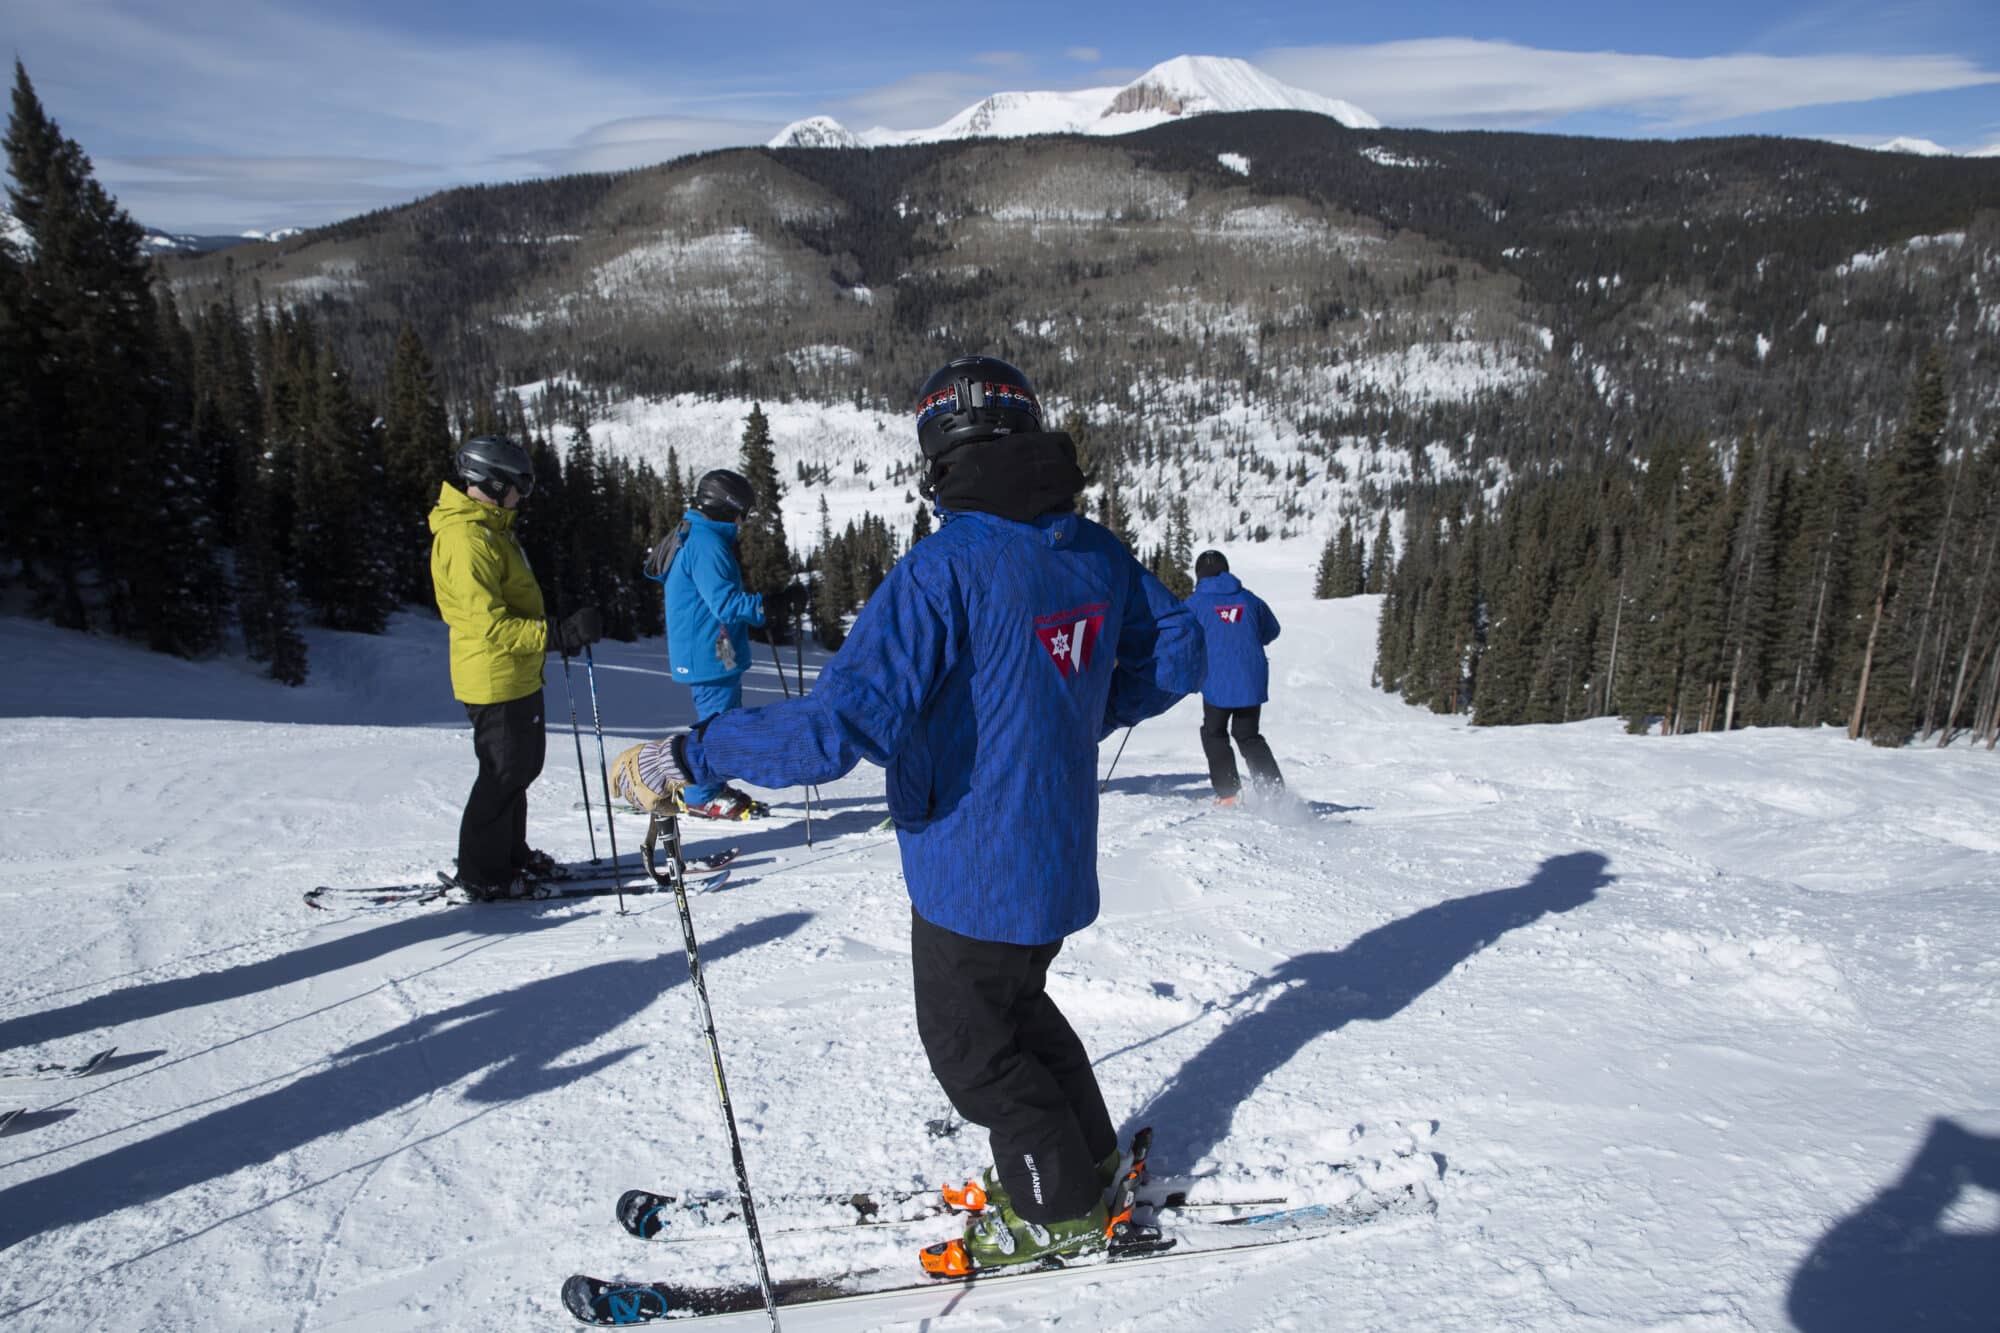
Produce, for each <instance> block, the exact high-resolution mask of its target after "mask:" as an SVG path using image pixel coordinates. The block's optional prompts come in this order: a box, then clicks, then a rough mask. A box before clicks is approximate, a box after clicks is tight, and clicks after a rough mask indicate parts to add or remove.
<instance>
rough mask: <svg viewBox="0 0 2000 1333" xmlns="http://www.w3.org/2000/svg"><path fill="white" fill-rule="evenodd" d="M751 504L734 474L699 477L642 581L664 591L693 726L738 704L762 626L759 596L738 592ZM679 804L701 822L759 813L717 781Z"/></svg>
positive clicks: (747, 488) (670, 657) (673, 663)
mask: <svg viewBox="0 0 2000 1333" xmlns="http://www.w3.org/2000/svg"><path fill="white" fill-rule="evenodd" d="M756 502H757V494H756V491H755V490H754V489H752V487H751V485H750V482H749V481H748V479H746V478H745V477H743V476H741V475H740V474H738V473H735V472H730V471H728V470H727V469H717V470H716V471H713V472H708V473H704V474H703V476H702V478H701V480H700V481H699V482H697V483H695V488H694V504H693V507H692V508H690V509H689V510H688V511H687V513H686V515H685V516H684V517H683V518H682V520H681V524H680V528H679V530H678V531H677V532H676V533H675V534H674V535H673V536H672V537H670V538H668V540H667V541H666V542H662V543H661V548H662V549H660V550H659V551H656V552H655V556H654V559H652V560H650V561H648V562H647V566H646V574H647V576H648V577H650V578H652V579H654V580H656V581H658V582H660V583H663V584H665V585H666V602H667V662H668V665H669V666H670V667H672V669H673V673H674V679H675V680H676V681H678V682H680V683H681V684H683V685H685V686H687V687H688V689H689V690H691V691H692V692H693V694H694V715H695V719H696V720H697V721H700V722H705V721H707V720H708V719H709V718H712V717H714V716H715V715H716V714H718V713H723V712H727V711H728V710H729V709H731V708H741V707H742V706H743V673H744V672H745V671H748V670H749V669H750V627H751V626H752V625H762V624H763V623H764V612H765V607H764V598H763V597H762V596H761V595H760V594H757V593H754V592H749V591H746V590H745V589H744V587H743V570H742V567H741V566H740V565H738V564H737V562H736V525H737V524H738V523H739V522H741V521H742V519H743V516H744V515H745V514H747V513H749V512H750V510H751V509H752V508H754V507H755V505H756ZM681 799H682V800H684V801H685V802H686V803H687V808H688V813H689V814H691V815H699V816H701V817H703V818H705V819H749V818H751V817H752V816H754V815H761V814H764V813H766V809H765V806H764V803H763V802H762V801H758V800H754V799H752V798H751V796H750V795H749V794H748V793H747V792H744V791H741V790H739V789H738V788H735V787H731V786H728V785H727V784H725V783H722V782H719V781H718V782H703V783H698V784H695V785H693V786H691V787H689V788H688V789H687V790H686V791H685V792H683V793H682V794H681Z"/></svg>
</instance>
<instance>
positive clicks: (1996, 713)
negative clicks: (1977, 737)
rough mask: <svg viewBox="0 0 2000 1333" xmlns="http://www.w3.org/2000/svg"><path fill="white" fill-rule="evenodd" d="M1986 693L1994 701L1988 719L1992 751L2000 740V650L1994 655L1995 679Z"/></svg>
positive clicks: (1988, 735)
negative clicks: (1995, 743)
mask: <svg viewBox="0 0 2000 1333" xmlns="http://www.w3.org/2000/svg"><path fill="white" fill-rule="evenodd" d="M1986 692H1987V694H1988V695H1989V696H1991V698H1992V700H1993V712H1992V714H1991V715H1990V716H1989V717H1988V718H1987V719H1986V748H1987V749H1989V750H1990V749H1992V748H1993V742H1994V741H1996V740H2000V650H1996V651H1995V652H1994V654H1993V679H1992V681H1991V682H1990V683H1989V685H1988V686H1987V691H1986Z"/></svg>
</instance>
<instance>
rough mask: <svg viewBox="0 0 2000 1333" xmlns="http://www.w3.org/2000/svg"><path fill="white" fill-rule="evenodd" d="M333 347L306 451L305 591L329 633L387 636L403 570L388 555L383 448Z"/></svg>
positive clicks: (302, 487) (298, 489)
mask: <svg viewBox="0 0 2000 1333" xmlns="http://www.w3.org/2000/svg"><path fill="white" fill-rule="evenodd" d="M366 421H367V419H366V417H365V416H364V415H363V414H362V411H361V409H360V407H359V406H358V405H357V404H356V403H355V401H354V397H353V394H352V391H351V390H350V387H349V384H348V378H347V372H346V370H345V369H344V368H343V367H342V366H341V365H340V364H339V362H338V361H337V360H336V359H335V358H334V354H333V352H332V350H331V349H322V351H321V352H320V355H319V382H318V392H317V394H316V399H315V410H314V415H313V419H312V424H311V428H310V433H309V435H308V437H307V438H306V440H305V442H304V447H303V448H302V449H301V450H300V451H299V455H298V470H297V473H296V474H295V475H296V485H295V488H294V489H295V497H296V500H297V504H298V528H297V538H298V544H299V545H298V556H299V563H298V568H299V590H300V593H301V594H302V595H303V597H304V598H305V601H306V603H307V604H308V605H309V606H311V607H312V610H313V615H314V618H315V619H317V620H318V621H319V623H320V624H322V625H325V626H327V627H328V628H329V629H343V630H358V631H360V632H362V633H365V634H379V633H381V632H382V629H383V627H384V626H385V625H386V624H387V623H388V619H389V612H390V611H391V610H393V609H394V607H395V604H396V600H395V589H396V571H395V566H394V563H393V561H392V560H391V558H390V557H389V555H388V553H387V552H385V551H384V550H383V549H382V542H381V534H382V533H384V532H387V531H392V529H391V528H390V527H389V525H388V523H387V521H386V519H385V516H384V513H383V510H384V505H383V500H382V480H381V477H382V467H381V458H380V452H381V451H380V448H379V446H378V445H377V443H376V441H375V438H374V434H373V432H372V431H371V430H370V429H369V428H368V426H367V424H366Z"/></svg>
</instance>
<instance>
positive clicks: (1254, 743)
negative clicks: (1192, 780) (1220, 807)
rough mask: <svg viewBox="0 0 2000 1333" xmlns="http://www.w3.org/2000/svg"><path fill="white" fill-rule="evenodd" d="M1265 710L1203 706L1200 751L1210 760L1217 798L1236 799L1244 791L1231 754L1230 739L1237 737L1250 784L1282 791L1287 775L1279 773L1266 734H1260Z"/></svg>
mask: <svg viewBox="0 0 2000 1333" xmlns="http://www.w3.org/2000/svg"><path fill="white" fill-rule="evenodd" d="M1263 711H1264V709H1263V708H1262V706H1259V707H1256V708H1217V707H1216V706H1215V705H1214V704H1212V703H1208V702H1205V701H1204V702H1203V704H1202V706H1201V750H1202V753H1203V754H1205V755H1207V756H1208V780H1209V781H1210V782H1211V783H1213V784H1215V794H1216V795H1217V796H1223V797H1229V796H1234V795H1235V794H1236V793H1237V792H1239V791H1241V790H1242V789H1243V782H1242V780H1241V779H1240V778H1238V777H1237V775H1236V756H1235V755H1234V754H1232V753H1230V750H1229V738H1230V737H1231V736H1232V735H1233V736H1235V737H1236V748H1237V749H1239V750H1241V751H1243V762H1244V763H1246V764H1248V765H1249V766H1250V780H1251V781H1252V782H1256V783H1259V784H1261V785H1266V786H1272V787H1282V786H1284V785H1285V778H1284V775H1283V774H1282V773H1280V772H1278V761H1277V760H1276V759H1275V758H1273V757H1272V755H1271V747H1270V746H1269V745H1268V744H1266V743H1265V741H1264V736H1263V733H1262V732H1260V731H1258V730H1257V721H1258V717H1259V715H1261V714H1262V713H1263Z"/></svg>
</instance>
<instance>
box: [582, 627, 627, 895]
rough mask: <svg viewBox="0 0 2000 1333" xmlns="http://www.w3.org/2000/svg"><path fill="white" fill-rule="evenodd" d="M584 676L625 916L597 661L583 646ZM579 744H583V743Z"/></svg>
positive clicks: (606, 827)
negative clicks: (605, 751) (599, 704)
mask: <svg viewBox="0 0 2000 1333" xmlns="http://www.w3.org/2000/svg"><path fill="white" fill-rule="evenodd" d="M583 676H584V679H585V680H587V681H589V682H590V721H591V725H592V726H594V727H596V728H597V777H598V781H600V782H602V783H603V784H604V831H605V832H606V833H608V834H609V835H610V836H611V873H612V875H613V876H614V877H615V878H616V879H617V881H618V914H619V915H620V916H623V915H624V914H625V867H624V866H623V865H622V864H620V863H619V860H618V821H617V820H616V819H614V818H613V817H612V813H611V765H610V764H609V763H607V762H606V761H605V758H604V715H603V714H602V713H600V712H598V710H597V659H596V658H594V657H592V656H591V652H590V645H589V644H587V643H586V644H585V645H583ZM578 744H579V745H580V744H582V742H581V741H579V742H578Z"/></svg>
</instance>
